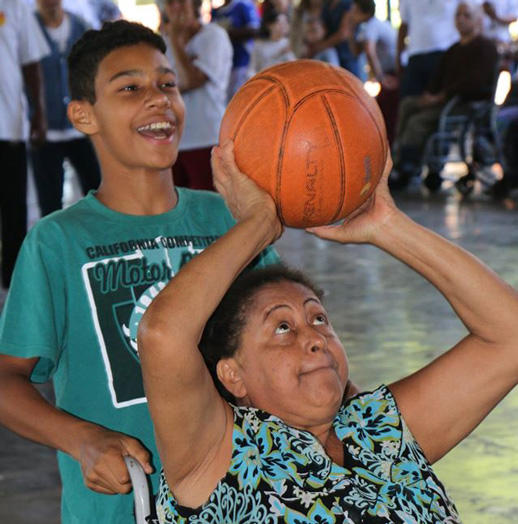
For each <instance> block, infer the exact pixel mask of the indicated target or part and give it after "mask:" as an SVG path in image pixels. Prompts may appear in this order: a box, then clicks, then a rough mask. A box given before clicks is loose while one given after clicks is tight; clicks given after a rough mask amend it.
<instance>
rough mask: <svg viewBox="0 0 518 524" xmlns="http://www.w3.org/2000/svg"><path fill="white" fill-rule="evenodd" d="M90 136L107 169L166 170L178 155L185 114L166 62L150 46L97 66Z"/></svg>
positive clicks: (119, 54)
mask: <svg viewBox="0 0 518 524" xmlns="http://www.w3.org/2000/svg"><path fill="white" fill-rule="evenodd" d="M95 94H96V102H95V104H93V105H92V104H89V103H88V102H82V103H84V104H88V105H89V108H88V109H89V111H90V114H91V115H92V116H93V119H92V120H93V124H94V125H93V127H92V128H91V129H90V131H92V132H90V133H89V134H90V135H91V138H92V140H93V142H94V145H95V147H96V150H97V154H98V155H99V159H100V161H101V164H102V167H103V172H104V171H105V170H106V168H108V167H110V168H120V169H125V170H132V169H151V170H164V169H167V168H169V167H171V166H172V165H173V164H174V162H175V161H176V157H177V155H178V145H179V142H180V137H181V135H182V131H183V126H184V116H185V108H184V104H183V100H182V97H181V96H180V92H179V90H178V87H177V86H176V78H175V75H174V73H173V71H172V70H171V66H170V64H169V62H168V61H167V59H166V57H165V56H164V55H163V54H162V53H161V52H160V51H159V50H158V49H155V48H154V47H152V46H149V45H147V44H138V45H134V46H128V47H121V48H119V49H116V50H115V51H112V52H111V53H110V54H109V55H107V56H106V58H104V59H103V60H102V62H101V63H100V64H99V69H98V72H97V76H96V78H95Z"/></svg>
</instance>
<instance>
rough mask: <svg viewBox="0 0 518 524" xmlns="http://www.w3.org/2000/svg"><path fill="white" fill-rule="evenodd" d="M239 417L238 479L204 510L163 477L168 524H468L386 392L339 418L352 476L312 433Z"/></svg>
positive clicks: (263, 417) (353, 403) (259, 417)
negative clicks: (179, 496) (177, 494)
mask: <svg viewBox="0 0 518 524" xmlns="http://www.w3.org/2000/svg"><path fill="white" fill-rule="evenodd" d="M233 410H234V433H233V450H234V451H233V453H232V461H231V465H230V469H229V471H228V472H227V474H226V475H225V477H223V479H221V481H220V482H219V483H218V485H217V486H216V488H215V489H214V491H213V493H212V495H211V496H210V498H209V499H208V501H207V502H206V503H205V504H203V506H200V507H198V508H196V509H191V508H185V507H182V506H180V505H179V504H177V503H176V501H175V499H174V496H173V494H172V493H171V491H170V490H169V488H168V486H167V483H166V481H165V478H164V475H163V473H162V477H161V483H160V491H159V494H158V499H157V511H158V518H159V522H160V523H161V524H165V523H179V524H188V523H189V524H190V523H196V524H277V523H279V524H280V523H285V524H313V523H319V524H332V523H344V524H353V523H354V524H360V523H361V524H388V523H401V524H457V523H460V519H459V516H458V514H457V510H456V508H455V506H454V504H453V502H451V500H450V499H449V498H448V496H447V494H446V492H445V490H444V487H443V486H442V484H441V483H440V482H439V480H438V478H437V477H436V475H435V473H434V472H433V471H432V468H431V466H430V464H429V463H428V462H427V460H426V458H425V456H424V455H423V452H422V451H421V449H420V447H419V445H418V444H417V442H416V441H415V440H414V438H413V437H412V435H411V433H410V431H409V430H408V428H407V426H406V424H405V422H404V420H403V419H402V417H401V414H400V412H399V410H398V408H397V405H396V402H395V400H394V397H393V396H392V394H391V393H390V391H389V390H388V388H387V387H386V386H381V387H380V388H378V389H376V390H375V391H373V392H371V393H363V394H361V395H359V396H357V397H354V398H352V399H350V400H349V401H348V402H347V403H346V404H345V405H344V406H343V407H342V408H341V409H340V411H339V412H338V414H337V416H336V418H335V421H334V428H335V432H336V435H337V436H338V438H339V439H340V440H341V441H342V442H343V445H344V466H343V467H342V466H339V465H337V464H335V463H334V462H333V461H332V460H331V459H330V458H329V456H328V455H327V454H326V452H325V450H324V448H323V447H322V445H321V444H320V443H319V441H318V440H317V439H316V438H315V437H314V436H313V435H312V434H311V433H309V432H307V431H303V430H298V429H295V428H292V427H290V426H287V425H286V424H285V423H284V422H282V420H280V419H279V418H277V417H274V416H272V415H270V414H268V413H265V412H263V411H260V410H258V409H254V408H243V407H239V408H238V407H234V406H233Z"/></svg>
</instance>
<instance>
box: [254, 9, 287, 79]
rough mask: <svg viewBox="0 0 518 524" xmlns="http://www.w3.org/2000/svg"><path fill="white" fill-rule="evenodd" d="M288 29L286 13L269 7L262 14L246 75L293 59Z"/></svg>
mask: <svg viewBox="0 0 518 524" xmlns="http://www.w3.org/2000/svg"><path fill="white" fill-rule="evenodd" d="M289 30H290V23H289V21H288V17H287V16H286V14H284V13H281V12H279V11H276V10H275V9H271V10H270V11H268V12H267V13H265V14H264V15H263V20H262V24H261V30H260V38H258V39H257V40H256V41H255V45H254V49H253V51H252V56H251V58H250V64H249V66H248V77H251V76H253V75H255V74H256V73H259V72H260V71H262V70H263V69H266V68H267V67H271V66H273V65H275V64H280V63H282V62H290V61H291V60H295V58H296V57H295V54H294V53H293V51H292V50H291V44H290V40H289V38H288V33H289Z"/></svg>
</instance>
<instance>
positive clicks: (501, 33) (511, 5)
mask: <svg viewBox="0 0 518 524" xmlns="http://www.w3.org/2000/svg"><path fill="white" fill-rule="evenodd" d="M482 7H483V8H484V12H485V14H486V19H485V27H484V34H485V35H486V36H487V37H488V38H491V39H492V40H494V41H495V42H496V43H498V44H509V43H510V42H511V33H510V32H509V25H510V24H512V23H513V22H515V21H516V19H517V18H518V0H491V2H484V3H483V4H482Z"/></svg>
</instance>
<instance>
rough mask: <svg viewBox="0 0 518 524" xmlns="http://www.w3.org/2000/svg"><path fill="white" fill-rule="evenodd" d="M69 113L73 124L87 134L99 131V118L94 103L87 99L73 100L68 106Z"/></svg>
mask: <svg viewBox="0 0 518 524" xmlns="http://www.w3.org/2000/svg"><path fill="white" fill-rule="evenodd" d="M67 115H68V118H69V120H70V122H72V125H73V126H74V127H75V128H76V129H77V130H78V131H81V133H84V134H85V135H94V134H95V133H97V130H98V128H97V120H96V118H95V114H94V111H93V108H92V104H91V103H90V102H87V101H86V100H72V102H70V103H69V104H68V107H67Z"/></svg>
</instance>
